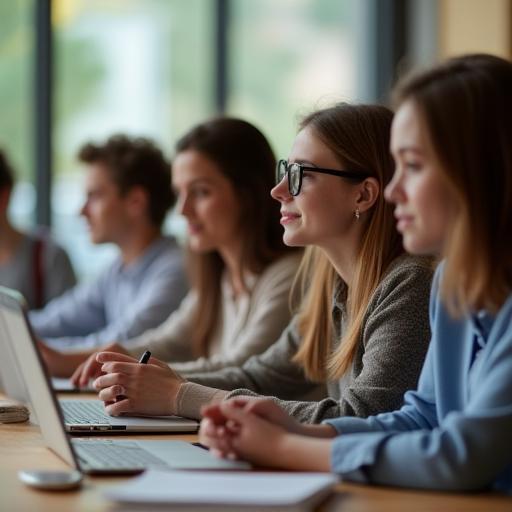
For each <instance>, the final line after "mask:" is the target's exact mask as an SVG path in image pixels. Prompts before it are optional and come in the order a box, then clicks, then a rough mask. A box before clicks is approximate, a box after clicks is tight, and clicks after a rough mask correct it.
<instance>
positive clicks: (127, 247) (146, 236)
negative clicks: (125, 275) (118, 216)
mask: <svg viewBox="0 0 512 512" xmlns="http://www.w3.org/2000/svg"><path fill="white" fill-rule="evenodd" d="M160 236H162V234H161V232H160V229H158V228H155V227H151V228H146V229H143V230H138V231H137V230H134V231H133V232H132V233H131V234H130V236H128V237H127V238H126V239H125V240H123V241H122V242H121V243H118V246H119V249H120V250H121V258H122V260H123V263H124V264H125V265H130V264H132V263H134V262H135V261H137V260H138V259H139V258H140V257H141V256H142V255H143V254H144V252H145V251H146V250H147V248H148V247H149V246H150V245H151V244H152V243H153V242H154V241H155V240H156V239H157V238H159V237H160Z"/></svg>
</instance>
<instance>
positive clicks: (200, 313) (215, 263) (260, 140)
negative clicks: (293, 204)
mask: <svg viewBox="0 0 512 512" xmlns="http://www.w3.org/2000/svg"><path fill="white" fill-rule="evenodd" d="M187 150H194V151H198V152H199V153H201V154H202V155H204V156H206V157H207V158H208V159H210V160H211V161H212V162H214V163H215V164H216V166H217V168H218V170H219V171H220V172H221V173H222V174H223V175H224V176H225V177H226V178H227V179H228V180H229V181H230V182H231V183H232V185H233V187H234V189H235V191H236V194H237V197H238V199H239V202H240V207H241V214H240V219H239V224H240V226H244V229H242V230H241V235H240V236H241V237H242V256H241V268H242V273H245V272H246V271H248V272H251V273H260V272H261V271H262V270H263V269H264V267H265V266H267V265H268V264H269V263H271V262H272V261H274V260H275V259H277V258H278V257H279V256H281V255H282V254H283V253H284V252H285V251H287V250H289V249H288V248H287V247H286V246H285V245H284V243H283V240H282V229H281V226H280V224H279V216H280V214H279V205H278V204H277V203H276V202H275V201H274V200H273V199H272V198H271V197H270V190H271V188H272V187H273V186H274V181H275V166H276V160H275V156H274V153H273V151H272V148H271V147H270V144H269V143H268V141H267V139H266V138H265V136H264V135H263V134H262V133H261V132H260V131H259V130H258V129H257V128H256V127H254V126H253V125H252V124H250V123H248V122H246V121H242V120H240V119H233V118H216V119H212V120H209V121H206V122H204V123H201V124H199V125H197V126H195V127H194V128H193V129H192V130H190V131H189V132H188V133H187V134H186V135H185V136H183V137H182V138H181V139H180V140H179V141H178V142H177V144H176V153H180V152H183V151H187ZM188 263H189V270H190V274H191V281H192V286H193V288H194V290H195V292H196V293H197V297H198V305H197V309H196V311H195V321H194V323H193V325H194V326H195V332H194V334H193V340H192V341H193V346H194V351H195V355H196V356H198V357H199V356H205V355H207V354H208V344H209V340H210V336H211V333H212V332H213V331H214V328H215V324H216V322H217V318H218V312H219V307H220V296H221V288H220V282H221V276H222V272H223V270H224V267H225V265H224V261H223V260H222V258H221V256H220V254H219V253H218V252H217V251H210V252H207V253H197V252H193V251H189V256H188Z"/></svg>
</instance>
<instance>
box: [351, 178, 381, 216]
mask: <svg viewBox="0 0 512 512" xmlns="http://www.w3.org/2000/svg"><path fill="white" fill-rule="evenodd" d="M380 193H381V190H380V185H379V182H378V181H377V180H376V179H375V178H366V179H365V180H364V181H363V182H362V183H361V184H360V186H359V191H358V195H357V198H356V206H357V208H358V209H359V211H360V212H361V213H363V212H366V211H368V210H369V209H370V208H371V207H372V206H373V205H374V204H375V202H376V201H377V198H378V197H379V194H380Z"/></svg>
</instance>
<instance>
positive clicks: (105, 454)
mask: <svg viewBox="0 0 512 512" xmlns="http://www.w3.org/2000/svg"><path fill="white" fill-rule="evenodd" d="M0 311H1V319H2V332H4V331H5V329H7V330H8V331H9V333H10V335H9V336H8V337H7V338H6V339H4V345H6V346H9V350H11V352H12V353H13V354H14V357H15V358H16V361H17V365H18V368H19V370H20V374H21V377H22V379H23V382H24V383H25V389H26V390H27V392H28V395H29V398H30V403H31V405H32V407H33V408H34V410H35V412H36V415H37V418H38V420H39V426H40V428H41V432H42V435H43V438H44V440H45V443H46V444H47V446H48V447H49V448H50V449H51V450H52V451H54V452H55V453H56V454H57V455H58V456H59V457H61V458H62V459H63V460H64V461H65V462H67V463H68V464H69V465H70V466H72V467H74V468H76V469H79V470H81V471H83V472H86V473H94V474H97V473H98V474H100V473H105V474H117V473H122V474H124V473H138V472H141V471H144V470H145V469H148V468H160V469H162V468H173V469H248V468H250V466H249V464H247V463H245V462H235V461H228V460H223V459H217V458H215V457H213V456H211V455H210V454H209V452H208V451H207V450H204V449H203V448H199V447H197V446H194V445H192V444H190V443H186V442H184V441H164V440H162V441H160V440H150V441H138V440H137V441H122V440H118V439H116V440H103V439H97V438H94V439H91V438H89V439H72V440H70V439H69V438H68V435H67V434H66V431H65V429H64V420H63V417H62V413H61V410H60V407H59V405H58V401H57V399H56V397H55V392H54V390H53V389H52V387H51V386H50V381H49V378H48V375H47V372H46V368H45V366H44V363H43V361H42V359H41V356H40V354H39V352H38V350H37V345H36V342H35V339H34V337H33V335H32V333H31V331H30V327H29V324H28V323H27V319H26V316H25V314H24V311H23V308H22V307H21V305H20V303H19V302H18V301H17V300H16V299H15V298H13V297H12V296H10V295H9V294H7V293H5V292H3V291H0Z"/></svg>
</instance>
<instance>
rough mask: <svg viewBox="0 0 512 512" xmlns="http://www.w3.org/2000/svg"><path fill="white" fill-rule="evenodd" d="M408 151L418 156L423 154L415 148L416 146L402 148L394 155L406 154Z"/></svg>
mask: <svg viewBox="0 0 512 512" xmlns="http://www.w3.org/2000/svg"><path fill="white" fill-rule="evenodd" d="M408 151H412V152H413V153H419V154H420V155H421V154H422V153H423V152H422V151H421V149H419V148H417V147H416V146H402V147H401V148H398V150H397V151H396V153H397V154H399V155H401V154H402V153H406V152H408Z"/></svg>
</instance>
